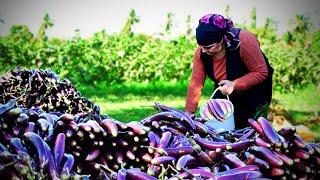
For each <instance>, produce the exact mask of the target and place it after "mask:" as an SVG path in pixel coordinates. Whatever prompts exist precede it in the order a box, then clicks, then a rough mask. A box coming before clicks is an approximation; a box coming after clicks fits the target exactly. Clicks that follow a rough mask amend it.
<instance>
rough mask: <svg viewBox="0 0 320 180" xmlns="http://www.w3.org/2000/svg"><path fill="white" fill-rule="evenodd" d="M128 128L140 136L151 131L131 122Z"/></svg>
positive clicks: (138, 123)
mask: <svg viewBox="0 0 320 180" xmlns="http://www.w3.org/2000/svg"><path fill="white" fill-rule="evenodd" d="M127 126H128V127H130V128H132V130H133V132H134V133H136V134H139V135H145V134H146V133H147V132H148V131H149V127H146V126H144V125H143V124H141V123H140V122H136V121H131V122H129V123H127Z"/></svg>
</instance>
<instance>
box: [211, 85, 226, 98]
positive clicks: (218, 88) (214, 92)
mask: <svg viewBox="0 0 320 180" xmlns="http://www.w3.org/2000/svg"><path fill="white" fill-rule="evenodd" d="M220 88H221V86H219V87H217V89H215V90H214V91H213V93H212V95H211V97H210V99H212V98H213V96H214V95H215V94H216V92H217V91H218V90H220ZM226 96H227V99H228V101H230V99H229V96H228V95H226Z"/></svg>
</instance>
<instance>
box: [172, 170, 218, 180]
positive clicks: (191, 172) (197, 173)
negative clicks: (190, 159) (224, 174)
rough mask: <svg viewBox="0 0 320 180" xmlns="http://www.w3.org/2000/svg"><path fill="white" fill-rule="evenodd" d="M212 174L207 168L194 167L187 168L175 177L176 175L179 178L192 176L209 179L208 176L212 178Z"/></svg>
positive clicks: (190, 177)
mask: <svg viewBox="0 0 320 180" xmlns="http://www.w3.org/2000/svg"><path fill="white" fill-rule="evenodd" d="M213 175H214V174H213V173H212V172H210V171H208V170H205V169H201V168H194V169H188V170H187V171H186V172H181V173H178V174H177V175H176V177H178V178H179V179H192V178H193V177H200V178H205V179H209V178H212V177H213Z"/></svg>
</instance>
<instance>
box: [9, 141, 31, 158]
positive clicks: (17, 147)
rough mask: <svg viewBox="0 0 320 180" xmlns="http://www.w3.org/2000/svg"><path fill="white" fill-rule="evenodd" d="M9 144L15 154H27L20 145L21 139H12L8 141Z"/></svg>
mask: <svg viewBox="0 0 320 180" xmlns="http://www.w3.org/2000/svg"><path fill="white" fill-rule="evenodd" d="M10 144H11V146H13V147H14V149H15V151H16V152H19V151H21V152H25V153H27V154H28V150H27V149H26V148H25V147H24V146H23V145H22V142H21V139H20V138H12V139H10Z"/></svg>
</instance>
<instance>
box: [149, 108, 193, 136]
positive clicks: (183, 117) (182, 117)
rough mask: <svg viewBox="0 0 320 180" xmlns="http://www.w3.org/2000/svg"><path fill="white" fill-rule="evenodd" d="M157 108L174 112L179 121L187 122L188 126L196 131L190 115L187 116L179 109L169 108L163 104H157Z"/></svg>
mask: <svg viewBox="0 0 320 180" xmlns="http://www.w3.org/2000/svg"><path fill="white" fill-rule="evenodd" d="M155 106H156V108H158V109H159V110H161V111H169V112H173V113H174V114H175V117H177V118H178V119H180V120H182V121H183V122H186V124H187V125H188V126H189V127H191V129H192V130H194V129H195V128H196V127H195V125H194V122H193V121H192V119H191V118H190V116H189V115H187V114H186V113H185V112H183V111H181V110H178V109H174V108H171V107H168V106H165V105H163V104H160V103H156V104H155Z"/></svg>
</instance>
